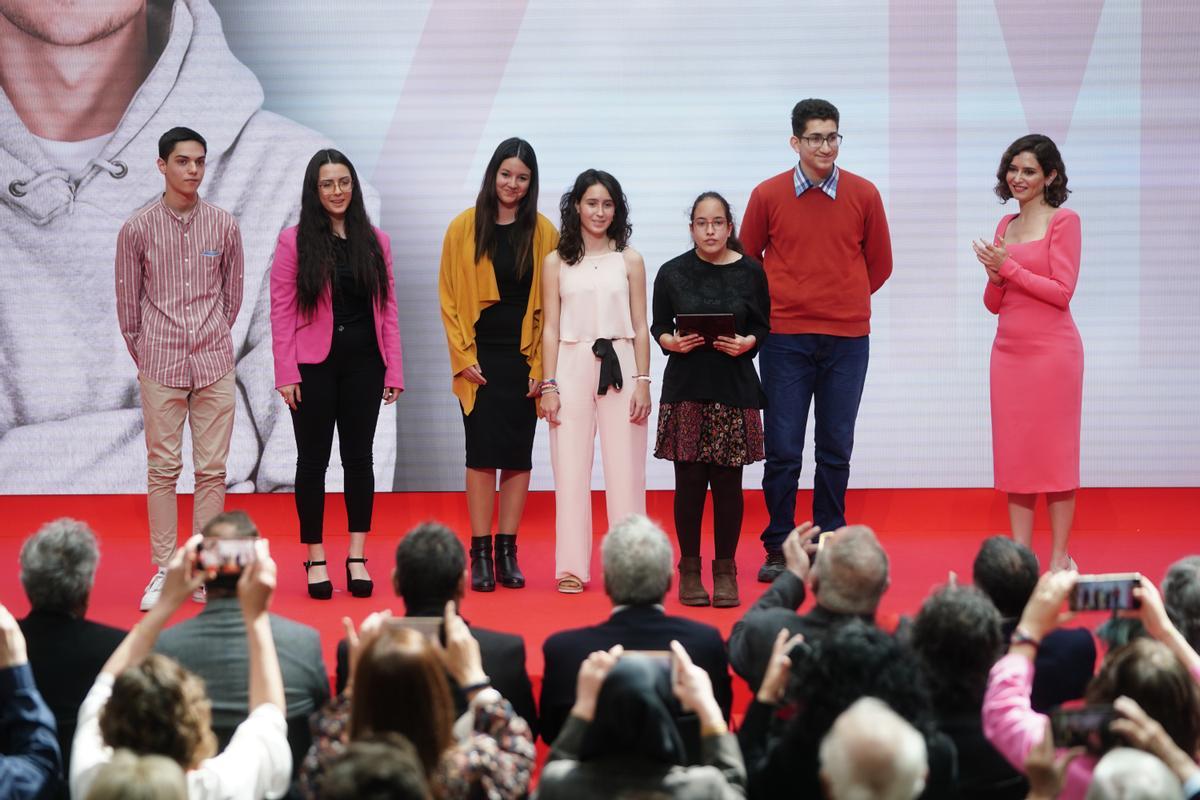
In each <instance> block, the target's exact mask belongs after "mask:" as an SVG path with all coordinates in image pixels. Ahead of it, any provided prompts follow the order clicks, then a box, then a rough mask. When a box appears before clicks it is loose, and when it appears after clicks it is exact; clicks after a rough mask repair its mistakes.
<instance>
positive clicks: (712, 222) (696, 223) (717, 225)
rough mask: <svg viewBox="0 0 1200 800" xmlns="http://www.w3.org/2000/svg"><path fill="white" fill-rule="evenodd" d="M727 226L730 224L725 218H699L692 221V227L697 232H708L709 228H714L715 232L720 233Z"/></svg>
mask: <svg viewBox="0 0 1200 800" xmlns="http://www.w3.org/2000/svg"><path fill="white" fill-rule="evenodd" d="M727 225H729V222H728V220H726V219H725V218H724V217H715V218H713V219H704V218H702V217H697V218H696V219H694V220H692V227H693V228H696V229H697V230H706V229H707V228H712V229H713V230H717V231H720V230H724V229H725V227H726V226H727Z"/></svg>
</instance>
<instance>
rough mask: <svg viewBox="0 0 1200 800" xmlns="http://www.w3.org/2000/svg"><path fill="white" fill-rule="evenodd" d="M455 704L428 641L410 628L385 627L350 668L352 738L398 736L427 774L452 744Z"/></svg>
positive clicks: (434, 651) (442, 668)
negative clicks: (414, 751)
mask: <svg viewBox="0 0 1200 800" xmlns="http://www.w3.org/2000/svg"><path fill="white" fill-rule="evenodd" d="M453 725H454V700H453V698H452V696H451V694H450V684H449V682H448V680H447V678H446V670H445V667H443V666H442V661H441V659H440V658H438V654H437V651H436V650H435V649H434V647H433V645H432V644H431V643H430V641H429V640H428V639H427V638H426V637H425V636H423V635H422V634H420V633H417V632H416V631H415V630H413V629H411V628H402V627H399V626H393V625H386V624H385V625H384V627H383V628H382V629H381V630H380V632H379V633H378V634H377V635H376V636H375V637H374V638H373V639H371V640H370V641H369V642H366V643H365V644H363V651H362V655H361V656H359V659H358V664H357V666H356V667H355V669H354V694H353V698H352V699H351V701H350V731H349V733H350V739H351V740H352V741H357V740H359V739H363V738H367V737H371V736H378V735H381V734H387V733H398V734H401V735H402V736H405V737H407V738H408V739H409V741H411V742H412V743H413V745H414V746H415V747H416V749H417V754H418V755H419V756H420V760H421V766H422V767H423V768H424V770H425V774H426V775H430V774H432V773H433V770H434V769H435V768H436V767H437V763H438V761H439V759H441V757H442V753H444V752H445V751H446V748H447V747H449V746H450V744H451V727H452V726H453Z"/></svg>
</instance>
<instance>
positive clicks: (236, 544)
mask: <svg viewBox="0 0 1200 800" xmlns="http://www.w3.org/2000/svg"><path fill="white" fill-rule="evenodd" d="M256 541H258V540H257V539H222V538H218V537H215V536H213V537H208V538H206V539H204V540H203V541H201V542H200V544H199V545H197V547H196V550H197V555H198V559H197V560H198V562H199V569H200V571H201V572H203V573H204V578H205V580H207V581H214V580H217V579H218V578H222V579H225V580H227V581H228V580H233V581H234V582H236V581H237V578H238V576H240V575H241V574H242V570H244V569H245V568H246V567H247V566H249V565H250V564H252V563H254V561H255V560H256V559H257V555H256V551H255V549H254V543H255V542H256Z"/></svg>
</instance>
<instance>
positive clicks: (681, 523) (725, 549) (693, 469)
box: [675, 461, 743, 558]
mask: <svg viewBox="0 0 1200 800" xmlns="http://www.w3.org/2000/svg"><path fill="white" fill-rule="evenodd" d="M710 485H711V486H712V497H713V539H714V551H715V557H716V558H733V554H734V553H735V552H736V551H737V543H738V536H740V535H741V532H742V508H743V502H742V468H741V467H720V466H717V465H715V464H704V463H701V462H698V461H676V462H675V535H676V536H678V537H679V554H680V555H681V556H684V557H688V556H699V555H700V520H701V518H702V517H703V516H704V496H705V494H706V493H707V492H708V487H709V486H710Z"/></svg>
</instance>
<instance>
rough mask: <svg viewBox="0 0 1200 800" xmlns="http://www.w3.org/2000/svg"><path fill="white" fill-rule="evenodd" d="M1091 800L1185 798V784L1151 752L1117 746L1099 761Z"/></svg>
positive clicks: (1088, 794) (1093, 777)
mask: <svg viewBox="0 0 1200 800" xmlns="http://www.w3.org/2000/svg"><path fill="white" fill-rule="evenodd" d="M1087 800H1183V787H1182V786H1181V785H1180V783H1179V779H1178V778H1176V777H1175V773H1173V772H1171V770H1170V769H1169V768H1168V767H1167V765H1166V764H1164V763H1163V762H1162V761H1159V760H1158V759H1157V758H1155V757H1154V756H1152V755H1150V754H1149V753H1146V752H1143V751H1141V750H1134V749H1133V748H1131V747H1116V748H1113V749H1112V750H1109V751H1108V753H1106V754H1105V756H1104V758H1102V759H1100V761H1099V763H1097V764H1096V769H1095V770H1094V771H1093V772H1092V782H1091V784H1090V785H1089V786H1088V793H1087Z"/></svg>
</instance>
